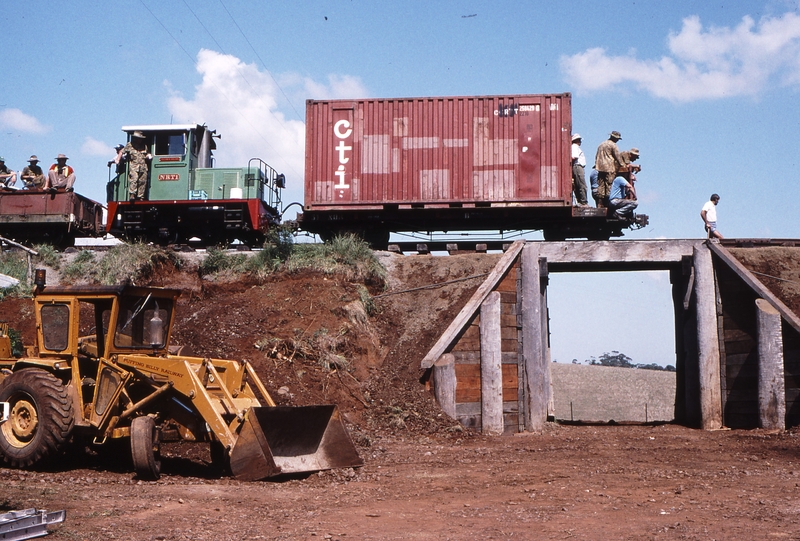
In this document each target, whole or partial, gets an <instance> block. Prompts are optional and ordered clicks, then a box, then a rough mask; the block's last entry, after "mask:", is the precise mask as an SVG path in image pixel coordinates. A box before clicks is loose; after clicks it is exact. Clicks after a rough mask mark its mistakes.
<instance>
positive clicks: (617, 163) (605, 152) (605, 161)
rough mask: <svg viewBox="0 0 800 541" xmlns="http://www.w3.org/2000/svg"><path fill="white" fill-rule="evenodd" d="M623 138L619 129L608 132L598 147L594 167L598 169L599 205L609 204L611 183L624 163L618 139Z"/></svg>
mask: <svg viewBox="0 0 800 541" xmlns="http://www.w3.org/2000/svg"><path fill="white" fill-rule="evenodd" d="M620 139H622V135H620V133H619V132H618V131H612V132H611V133H610V134H608V139H606V140H605V141H603V142H602V143H600V146H599V147H597V154H596V155H595V158H594V167H595V169H597V187H598V194H599V195H600V201H599V202H598V204H597V206H598V207H605V206H607V205H608V194H609V192H610V191H611V183H612V182H614V178H616V176H617V171H618V170H619V168H620V167H621V166H622V164H623V160H622V155H621V154H620V152H619V147H618V146H617V141H619V140H620Z"/></svg>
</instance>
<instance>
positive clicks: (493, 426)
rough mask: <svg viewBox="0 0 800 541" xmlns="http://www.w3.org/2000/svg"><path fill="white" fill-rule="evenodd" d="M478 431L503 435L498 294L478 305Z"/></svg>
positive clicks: (492, 294)
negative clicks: (479, 321) (479, 373)
mask: <svg viewBox="0 0 800 541" xmlns="http://www.w3.org/2000/svg"><path fill="white" fill-rule="evenodd" d="M480 331H481V431H482V432H483V433H484V434H488V435H495V436H496V435H499V434H502V433H503V364H502V356H501V352H500V347H501V340H500V339H501V335H500V292H499V291H493V292H491V293H489V295H488V296H487V297H486V300H485V301H483V303H482V304H481V323H480Z"/></svg>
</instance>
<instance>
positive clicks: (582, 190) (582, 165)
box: [572, 133, 589, 207]
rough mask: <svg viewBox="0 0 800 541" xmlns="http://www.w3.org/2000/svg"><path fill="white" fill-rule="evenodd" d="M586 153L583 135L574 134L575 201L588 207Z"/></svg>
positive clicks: (573, 179) (573, 177)
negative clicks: (582, 141) (582, 147)
mask: <svg viewBox="0 0 800 541" xmlns="http://www.w3.org/2000/svg"><path fill="white" fill-rule="evenodd" d="M585 169H586V155H585V154H584V153H583V150H582V149H581V136H580V134H578V133H576V134H574V135H573V136H572V192H573V193H574V194H575V202H576V203H577V204H578V206H579V207H586V206H588V205H589V202H588V201H587V200H586V173H585Z"/></svg>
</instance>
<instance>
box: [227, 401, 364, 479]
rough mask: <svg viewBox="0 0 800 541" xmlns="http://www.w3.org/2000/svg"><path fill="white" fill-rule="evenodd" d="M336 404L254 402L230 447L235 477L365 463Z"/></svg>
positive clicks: (313, 470) (259, 476) (273, 474)
mask: <svg viewBox="0 0 800 541" xmlns="http://www.w3.org/2000/svg"><path fill="white" fill-rule="evenodd" d="M363 464H364V462H363V461H362V460H361V458H360V457H359V456H358V452H357V451H356V448H355V446H354V445H353V441H352V440H351V439H350V435H349V434H348V433H347V430H346V429H345V427H344V423H342V419H341V417H340V414H339V408H337V407H336V406H330V405H329V406H299V407H288V406H276V407H257V408H250V409H249V410H247V412H246V414H245V421H244V424H243V425H242V429H241V431H240V432H239V437H238V438H237V440H236V443H235V444H234V446H233V449H231V472H233V476H234V477H235V478H236V479H239V480H242V481H256V480H258V479H266V478H267V477H274V476H277V475H286V474H296V473H305V472H315V471H320V470H329V469H332V468H348V467H356V466H361V465H363Z"/></svg>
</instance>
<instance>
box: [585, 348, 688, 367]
mask: <svg viewBox="0 0 800 541" xmlns="http://www.w3.org/2000/svg"><path fill="white" fill-rule="evenodd" d="M572 364H580V363H579V362H578V360H577V359H572ZM586 364H590V365H595V366H614V367H617V368H638V369H640V370H664V371H666V372H675V367H674V366H672V365H671V364H670V365H667V366H661V365H660V364H656V363H649V364H634V363H633V359H631V358H630V357H628V356H627V355H625V354H624V353H620V352H619V351H612V352H611V353H603V354H602V355H600V357H598V358H595V357H590V358H589V359H586Z"/></svg>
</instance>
